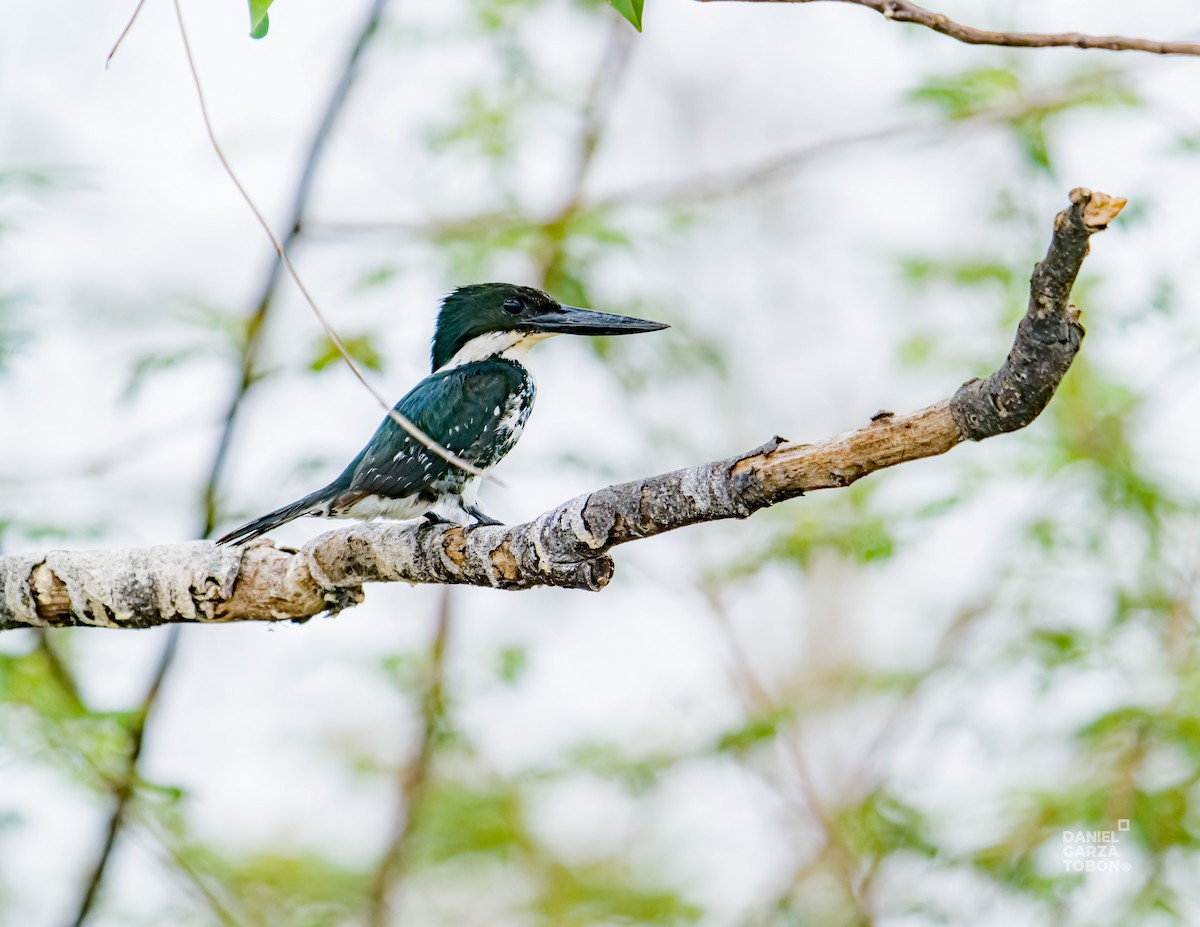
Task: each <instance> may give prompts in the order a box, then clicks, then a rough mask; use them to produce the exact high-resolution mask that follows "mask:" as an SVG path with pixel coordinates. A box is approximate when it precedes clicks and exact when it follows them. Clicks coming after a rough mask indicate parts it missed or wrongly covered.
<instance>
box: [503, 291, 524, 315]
mask: <svg viewBox="0 0 1200 927" xmlns="http://www.w3.org/2000/svg"><path fill="white" fill-rule="evenodd" d="M524 308H525V304H524V303H523V302H521V301H520V300H519V299H517V297H515V296H510V297H508V299H506V300H505V301H504V311H505V312H507V313H508V314H509V315H520V314H521V310H522V309H524Z"/></svg>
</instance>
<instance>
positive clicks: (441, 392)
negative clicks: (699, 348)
mask: <svg viewBox="0 0 1200 927" xmlns="http://www.w3.org/2000/svg"><path fill="white" fill-rule="evenodd" d="M664 328H667V326H666V325H664V324H662V323H661V322H648V321H646V320H644V319H634V318H630V317H629V316H622V315H612V314H610V313H607V312H593V311H592V310H590V309H577V308H575V307H574V306H563V305H560V304H559V303H557V302H555V300H554V299H553V298H551V297H550V296H548V295H547V294H545V293H543V292H542V291H541V290H535V289H533V288H531V287H526V286H516V285H515V284H511V283H478V284H474V285H472V286H464V287H459V288H458V289H457V290H455V291H454V292H453V293H451V294H450V295H449V296H447V297H446V298H445V299H444V300H442V306H441V310H440V311H439V312H438V317H437V325H436V327H435V329H434V335H433V351H432V354H433V363H432V367H433V372H432V373H431V374H430V375H429V376H427V377H426V378H425V379H424V380H422V381H421V382H420V383H418V384H417V385H416V386H415V387H413V389H412V390H411V391H410V392H409V393H408V395H406V396H405V397H404V398H403V399H401V400H400V401H399V402H398V403H396V407H395V408H396V411H397V412H399V413H400V415H402V416H404V417H405V418H407V419H408V420H409V421H410V422H412V423H413V424H414V425H416V426H417V428H419V429H420V430H421V431H423V432H424V433H425V434H426V435H427V436H428V437H430V438H431V439H433V440H434V441H436V442H437V443H438V444H440V445H442V447H444V448H445V449H446V450H448V451H450V452H451V453H453V454H454V455H456V456H457V457H459V458H461V459H462V460H465V461H466V462H467V463H469V464H471V465H472V466H474V467H475V468H477V469H479V470H482V471H487V470H489V469H490V468H491V467H494V466H495V465H496V464H497V463H499V461H500V459H501V458H503V457H504V455H505V454H507V453H508V452H509V451H511V450H512V449H513V447H514V446H515V445H516V443H517V440H518V439H519V438H520V437H521V432H522V430H523V429H524V428H525V422H526V420H527V419H528V418H529V412H530V410H531V409H532V408H533V399H534V394H535V388H534V383H533V377H532V376H531V375H530V373H529V371H528V370H527V369H526V367H525V363H524V361H525V358H526V355H527V354H528V353H529V349H530V348H531V347H533V346H534V345H535V344H537V343H538V342H539V341H542V340H544V339H546V338H549V337H551V336H552V335H564V334H565V335H629V334H633V333H635V332H653V331H659V330H660V329H664ZM479 482H480V478H479V477H478V476H477V475H475V474H472V473H470V472H468V471H466V470H464V469H463V468H462V467H459V466H457V465H456V464H454V463H452V462H449V461H446V460H443V459H442V458H441V457H439V456H438V455H437V454H435V453H434V452H433V451H431V450H429V448H427V447H426V446H425V445H424V444H422V443H421V442H419V441H417V440H416V439H414V438H413V437H412V436H411V435H409V434H408V432H406V431H405V430H404V429H403V428H401V427H400V426H399V425H398V424H396V422H395V420H394V419H392V418H391V417H390V416H389V417H388V418H385V419H384V420H383V424H381V425H380V426H379V428H378V429H377V430H376V432H375V435H374V436H373V437H372V438H371V440H370V441H369V442H367V446H366V447H364V448H363V449H362V450H361V451H359V453H358V456H357V457H355V458H354V459H353V460H352V461H350V464H349V465H348V466H347V467H346V469H345V470H343V471H342V473H341V475H340V476H339V477H338V478H337V479H335V480H334V481H333V482H332V483H330V484H329V485H328V486H325V487H322V488H321V489H318V490H317V491H316V492H313V493H309V494H308V495H307V496H305V497H304V498H303V499H300V500H299V501H297V502H293V503H292V504H291V505H285V506H284V507H283V508H281V509H276V510H275V511H274V512H270V513H268V514H266V515H264V516H262V517H261V518H256V519H255V520H254V521H252V522H250V523H248V524H245V525H242V527H240V528H238V529H236V530H234V531H231V532H229V533H228V534H227V535H225V536H224V537H223V538H221V539H220V540H219V541H217V543H218V544H231V543H234V544H236V543H245V542H246V541H249V540H252V539H253V538H256V537H258V536H259V535H261V534H265V533H266V532H268V531H271V530H273V529H274V528H277V527H279V526H280V525H282V524H285V523H286V522H289V521H291V520H292V519H295V518H299V517H300V516H302V515H321V516H328V517H333V518H361V519H372V518H394V519H408V518H416V517H418V516H420V515H424V516H425V518H427V519H428V520H429V521H431V522H456V523H460V524H469V523H470V520H471V519H473V520H474V522H475V523H476V524H483V525H497V524H500V522H498V521H496V520H494V519H492V518H489V517H488V516H487V515H485V514H484V513H483V512H482V511H481V510H480V508H479V505H478V502H477V501H476V496H477V494H478V492H479Z"/></svg>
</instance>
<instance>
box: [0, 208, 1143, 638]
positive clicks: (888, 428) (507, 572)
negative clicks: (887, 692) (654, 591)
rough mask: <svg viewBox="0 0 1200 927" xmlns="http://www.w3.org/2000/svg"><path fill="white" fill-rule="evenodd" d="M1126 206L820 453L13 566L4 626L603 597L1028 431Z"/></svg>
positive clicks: (1102, 219)
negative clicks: (292, 543)
mask: <svg viewBox="0 0 1200 927" xmlns="http://www.w3.org/2000/svg"><path fill="white" fill-rule="evenodd" d="M1124 203H1125V201H1124V200H1121V199H1116V198H1113V197H1110V196H1107V195H1106V194H1103V193H1092V192H1091V191H1090V190H1084V189H1077V190H1074V191H1072V193H1071V205H1070V207H1069V208H1068V209H1066V210H1064V211H1063V212H1061V213H1059V214H1058V216H1057V217H1056V218H1055V222H1054V236H1053V238H1052V240H1051V243H1050V249H1049V251H1048V253H1047V255H1046V258H1045V259H1044V260H1043V261H1042V262H1041V263H1039V264H1038V265H1037V267H1036V268H1035V269H1034V274H1033V279H1032V281H1031V285H1030V299H1029V308H1028V311H1027V312H1026V314H1025V316H1024V317H1023V318H1022V319H1021V322H1020V324H1019V325H1018V327H1017V335H1016V338H1015V340H1014V342H1013V347H1012V349H1011V351H1010V352H1009V355H1008V357H1007V359H1006V360H1005V361H1004V363H1003V364H1001V365H1000V368H999V369H998V370H997V371H996V372H995V373H993V374H992V375H991V376H990V377H988V378H987V379H985V380H971V381H969V382H968V383H966V384H964V385H963V386H962V387H961V388H960V389H959V390H958V391H957V392H956V393H955V394H954V395H953V396H952V397H951V398H949V399H946V400H943V401H941V402H938V403H935V404H934V405H932V406H929V407H928V408H925V409H922V410H921V411H919V412H916V413H913V414H911V415H893V414H891V413H885V414H880V415H877V416H874V417H873V418H872V420H871V422H870V423H868V424H867V425H865V426H863V427H862V428H859V429H858V430H857V431H853V432H848V433H846V434H842V435H838V436H836V437H833V438H830V439H828V440H826V441H822V442H819V443H816V444H796V443H792V442H788V441H784V440H783V439H782V438H775V439H774V440H772V441H770V442H768V443H767V444H766V445H764V446H762V447H760V448H757V449H755V450H753V451H750V452H748V453H746V454H742V455H739V456H737V457H732V458H728V459H726V460H719V461H713V462H712V463H708V464H702V465H700V466H695V467H688V468H685V469H683V470H676V471H674V472H671V473H664V474H660V475H658V476H653V477H648V478H645V479H640V480H635V481H633V482H630V483H622V484H618V485H614V486H609V487H607V488H605V489H601V490H597V491H596V492H593V493H590V494H588V495H584V496H579V497H577V498H575V499H572V500H570V501H569V502H566V503H563V504H562V505H560V506H558V507H557V508H555V509H552V510H550V511H548V512H546V513H544V514H543V515H541V516H540V517H538V518H537V519H535V520H534V521H531V522H527V523H526V524H523V525H516V526H512V527H505V526H497V527H492V526H483V527H477V528H472V529H469V530H464V529H462V528H459V527H449V528H448V527H446V526H439V525H424V524H423V525H417V524H412V523H409V524H405V525H387V524H364V525H360V526H357V527H352V528H347V529H342V530H340V531H334V532H330V533H329V534H325V535H322V536H321V537H319V538H317V539H315V540H314V541H311V542H310V543H309V544H307V545H305V546H304V548H303V549H301V550H300V551H291V550H286V549H276V548H275V547H273V546H271V545H270V544H269V543H266V542H264V543H259V544H254V545H251V546H249V547H246V548H243V549H235V550H229V549H227V548H213V547H212V546H211V545H208V544H202V543H195V544H177V545H170V546H164V547H156V548H145V549H141V550H132V551H83V552H66V551H60V552H51V553H47V554H25V555H13V556H8V557H3V558H0V629H3V628H5V627H20V626H33V627H39V626H44V625H73V624H78V625H92V626H105V627H147V626H150V625H154V624H162V623H167V622H179V621H238V620H280V619H303V618H307V617H311V616H312V615H315V614H318V613H319V612H321V611H322V610H325V609H334V610H336V609H339V608H343V607H345V606H347V605H349V604H352V603H353V602H356V601H359V600H360V599H361V596H362V589H361V585H362V584H363V583H366V582H394V581H405V582H424V583H470V584H474V585H483V586H493V587H497V588H503V589H527V588H530V587H533V586H539V585H555V586H563V587H569V588H579V589H601V588H603V587H604V586H605V585H606V584H607V583H608V582H609V580H610V579H611V578H612V574H613V563H612V560H611V559H610V558H609V557H608V551H609V550H611V549H612V548H613V547H615V546H617V545H618V544H625V543H628V542H630V541H636V540H640V539H642V538H646V537H652V536H654V535H658V534H662V533H664V532H667V531H673V530H675V529H677V528H683V527H687V526H689V525H694V524H698V523H700V522H707V521H717V520H720V519H726V518H745V517H747V516H749V515H751V514H753V513H754V512H755V511H757V510H758V509H761V508H765V507H767V506H770V505H775V504H777V503H779V502H783V501H785V500H787V499H792V498H795V497H796V496H800V495H803V494H804V493H806V492H810V491H812V490H816V489H833V488H839V487H844V486H849V485H850V484H851V483H853V482H855V481H857V480H859V479H861V478H862V477H864V476H867V475H869V474H871V473H874V472H875V471H877V470H882V469H884V468H887V467H894V466H897V465H899V464H902V463H906V462H908V461H913V460H919V459H922V458H925V457H933V456H936V455H938V454H944V453H946V452H947V451H949V450H951V449H952V448H954V447H956V446H957V445H959V444H961V443H962V442H964V441H981V440H983V439H984V438H989V437H993V436H995V435H999V434H1004V433H1006V432H1010V431H1016V430H1018V429H1020V428H1024V427H1025V426H1026V425H1028V424H1029V423H1030V422H1032V421H1033V420H1034V419H1035V418H1037V416H1038V415H1039V414H1040V413H1041V411H1042V409H1044V408H1045V406H1046V404H1047V403H1048V402H1049V401H1050V398H1051V397H1052V396H1053V395H1054V392H1055V390H1056V389H1057V387H1058V384H1059V383H1060V382H1061V380H1062V378H1063V376H1064V375H1065V374H1066V372H1067V370H1068V368H1069V367H1070V365H1071V361H1072V360H1073V359H1074V357H1075V354H1076V352H1077V351H1078V350H1079V345H1080V343H1081V341H1082V339H1083V328H1082V326H1080V324H1079V321H1078V312H1077V311H1076V310H1075V309H1074V308H1073V307H1071V306H1070V304H1069V298H1070V293H1071V287H1072V286H1073V284H1074V281H1075V276H1076V274H1077V273H1078V272H1079V268H1080V266H1081V265H1082V263H1083V259H1084V257H1085V256H1086V255H1087V251H1088V242H1089V239H1090V238H1091V236H1092V235H1093V234H1095V233H1096V232H1099V231H1101V230H1103V229H1104V228H1107V226H1108V224H1109V223H1110V222H1111V221H1112V220H1113V219H1114V218H1115V217H1116V216H1117V214H1118V213H1119V212H1120V210H1121V208H1122V207H1123V206H1124Z"/></svg>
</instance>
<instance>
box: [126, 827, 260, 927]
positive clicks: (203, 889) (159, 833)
mask: <svg viewBox="0 0 1200 927" xmlns="http://www.w3.org/2000/svg"><path fill="white" fill-rule="evenodd" d="M138 823H139V824H141V825H142V828H143V831H144V833H145V834H147V835H149V836H150V837H153V838H154V840H155V842H156V843H157V844H158V846H159V848H160V849H162V850H163V852H164V853H166V855H167V856H169V857H170V858H171V862H172V863H174V865H175V868H176V869H178V870H179V871H180V872H181V873H183V875H184V876H185V877H186V878H187V880H188V881H189V882H190V883H191V885H192V887H193V888H194V889H195V890H196V894H198V895H199V896H200V897H201V898H203V899H204V900H205V902H206V903H207V904H208V906H209V908H211V909H212V912H213V914H214V915H216V917H217V920H219V921H220V922H221V924H222V925H224V927H240V922H239V921H238V919H237V918H236V917H234V916H233V912H232V911H230V910H229V906H228V905H226V904H225V902H224V901H222V900H221V898H220V897H219V896H218V895H217V893H216V892H215V891H213V889H212V887H211V886H210V885H208V884H207V883H206V882H205V880H204V877H203V876H202V875H201V874H200V873H199V872H197V871H196V867H195V866H193V865H192V863H191V861H190V860H189V859H188V858H187V857H186V856H184V855H183V852H182V851H181V850H180V849H179V848H178V847H177V846H176V845H175V843H174V841H173V840H172V839H171V838H170V837H169V836H168V835H167V834H166V833H164V832H163V830H162V828H161V827H160V826H159V825H158V823H157V822H156V821H154V820H153V819H152V818H151V817H150V816H149V815H148V814H145V813H142V814H139V815H138Z"/></svg>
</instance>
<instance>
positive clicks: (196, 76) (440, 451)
mask: <svg viewBox="0 0 1200 927" xmlns="http://www.w3.org/2000/svg"><path fill="white" fill-rule="evenodd" d="M174 3H175V18H176V20H177V22H178V23H179V35H180V37H181V38H182V39H183V49H184V52H185V53H186V54H187V62H188V69H189V71H190V73H191V77H192V84H193V85H194V86H195V89H196V98H197V100H198V101H199V103H200V114H201V116H202V117H203V119H204V128H205V130H206V132H207V133H208V140H209V141H210V142H211V143H212V147H213V151H215V152H216V154H217V158H218V160H220V162H221V166H222V167H223V168H224V169H225V173H226V174H228V175H229V179H230V180H231V181H232V182H233V185H234V186H235V187H236V188H237V191H238V193H239V194H241V197H242V199H243V200H244V201H245V202H246V205H247V206H248V207H249V208H250V211H251V212H252V213H253V214H254V218H255V219H256V220H257V221H258V224H259V225H260V226H262V230H263V232H265V233H266V236H267V238H268V239H270V242H271V247H272V248H274V249H275V253H276V254H277V255H278V256H279V260H280V263H282V264H283V268H284V270H286V271H287V272H288V276H289V277H291V278H292V281H293V282H294V283H295V284H296V288H297V289H298V290H299V291H300V295H301V296H303V297H304V301H305V302H307V303H308V307H309V308H310V309H311V310H312V312H313V315H315V316H316V318H317V321H318V322H320V323H321V327H322V328H323V329H324V330H325V334H326V336H327V337H328V338H329V340H330V342H331V343H332V344H333V346H334V347H335V348H337V350H338V353H339V354H340V355H341V356H342V360H344V361H345V362H346V366H348V367H349V368H350V372H351V373H353V374H354V376H355V378H356V379H357V380H358V382H359V383H361V384H362V385H363V386H364V387H365V388H366V390H367V392H369V393H370V394H371V395H372V396H374V397H375V401H376V402H378V403H379V406H380V408H382V409H383V410H384V412H385V413H387V415H388V416H389V417H390V418H391V419H392V421H394V422H395V423H396V424H397V425H399V426H400V427H401V428H403V429H404V430H405V431H406V432H408V434H409V435H411V436H412V438H413V440H414V441H416V442H417V443H419V444H421V445H422V446H424V447H426V448H428V449H429V450H430V451H431V452H432V453H434V454H436V455H437V456H438V457H440V458H442V460H444V461H446V462H447V463H449V464H453V465H454V466H456V467H458V468H459V469H460V470H465V471H466V472H467V473H470V474H473V475H474V476H478V477H480V478H482V479H489V480H494V477H492V476H490V475H489V474H488V473H486V472H485V471H483V470H481V469H479V468H478V467H476V466H475V465H474V464H470V463H468V462H467V461H465V460H463V459H462V458H461V457H459V456H458V455H457V454H454V453H453V452H452V451H450V450H448V449H446V448H445V447H443V446H442V445H441V444H438V443H437V442H436V441H434V440H433V439H432V438H431V437H429V435H427V434H425V432H423V431H422V430H421V429H420V428H418V427H417V426H416V425H414V424H413V423H412V422H411V421H409V420H408V419H407V418H406V417H405V416H403V415H401V414H400V413H399V412H397V411H396V410H395V409H393V408H392V405H391V403H389V402H388V401H387V400H386V399H385V398H384V397H383V394H382V393H380V392H379V390H377V389H375V387H374V386H372V385H371V384H370V382H369V381H368V380H367V378H366V377H365V376H364V375H363V372H362V371H361V370H360V369H359V367H358V364H356V363H355V362H354V358H352V357H351V356H350V352H349V351H348V350H347V349H346V346H345V344H344V343H343V342H342V339H341V337H340V336H339V335H338V333H337V332H336V331H334V329H333V326H331V325H330V324H329V321H328V320H327V319H326V318H325V314H324V313H323V312H322V311H321V310H320V308H319V307H318V306H317V302H316V300H315V299H313V297H312V294H311V293H309V291H308V287H306V286H305V285H304V281H303V280H301V279H300V275H299V274H298V273H296V268H295V267H293V266H292V261H291V258H289V257H288V254H287V252H286V251H285V250H284V247H283V244H282V243H281V242H280V241H279V239H278V238H276V237H275V233H274V232H273V231H272V230H271V225H270V223H269V222H267V220H266V218H265V217H264V216H263V214H262V212H261V211H259V208H258V207H257V206H256V205H255V204H254V200H253V199H251V198H250V194H249V193H248V192H247V191H246V188H245V187H244V186H243V185H242V182H241V181H240V180H239V179H238V176H237V174H236V173H235V172H234V170H233V167H232V166H231V165H230V163H229V160H228V159H227V158H226V157H225V152H224V151H223V150H222V149H221V145H220V143H219V142H218V141H217V136H216V132H215V131H214V129H213V125H212V120H211V119H210V118H209V115H208V105H207V103H206V102H205V98H204V89H203V87H202V86H201V84H200V73H199V71H198V70H197V69H196V61H195V58H194V57H193V56H192V46H191V43H190V41H189V40H188V33H187V27H186V26H185V25H184V22H183V9H182V7H181V5H180V0H174Z"/></svg>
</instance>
